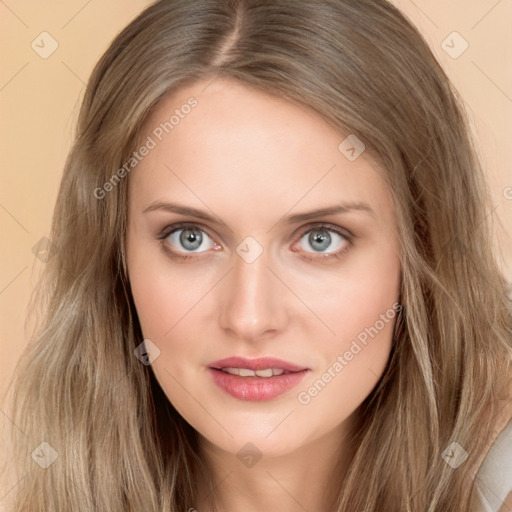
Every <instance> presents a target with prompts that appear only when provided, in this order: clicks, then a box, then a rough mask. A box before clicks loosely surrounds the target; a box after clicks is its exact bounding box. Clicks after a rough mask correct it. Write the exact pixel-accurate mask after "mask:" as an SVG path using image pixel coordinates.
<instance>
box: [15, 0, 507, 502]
mask: <svg viewBox="0 0 512 512" xmlns="http://www.w3.org/2000/svg"><path fill="white" fill-rule="evenodd" d="M490 211H491V208H490V201H489V196H488V193H487V189H486V186H485V182H484V180H483V176H482V170H481V168H480V164H479V163H478V160H477V158H476V156H475V152H474V149H473V147H472V144H471V140H470V137H469V135H468V129H467V124H466V120H465V118H464V114H463V108H462V106H461V103H460V101H459V99H458V97H457V94H456V92H455V91H454V90H453V88H452V86H451V85H450V83H449V81H448V79H447V77H446V75H445V74H444V72H443V71H442V69H441V67H440V66H439V64H438V63H437V62H436V60H435V58H434V56H433V55H432V53H431V52H430V50H429V49H428V46H427V45H426V43H425V42H424V41H423V39H422V38H421V36H420V35H419V34H418V32H417V31H416V29H415V28H414V27H413V26H412V25H411V23H410V22H408V21H407V20H406V19H405V18H404V17H403V15H401V14H400V12H399V11H398V10H397V9H395V8H394V7H393V6H392V5H390V4H389V3H387V2H386V1H384V0H378V1H375V0H357V1H355V0H328V1H316V0H315V1H313V0H307V1H306V0H300V1H299V0H297V1H293V0H292V1H286V2H269V1H264V0H253V1H249V0H233V1H227V0H224V1H222V0H214V1H212V0H197V1H196V0H194V1H190V0H173V1H159V2H156V3H155V4H153V5H151V6H150V7H149V8H148V9H146V10H145V11H144V12H143V13H142V14H141V15H140V16H139V17H138V18H137V19H135V20H134V21H133V22H132V23H130V25H129V26H128V27H127V28H126V29H125V30H124V31H123V32H122V33H121V34H120V35H119V36H118V37H117V38H116V39H115V40H114V42H113V43H112V45H111V46H110V48H109V49H108V50H107V52H106V53H105V55H104V56H103V57H102V58H101V60H100V62H99V63H98V65H97V66H96V68H95V70H94V72H93V74H92V77H91V79H90V81H89V84H88V88H87V92H86V96H85V98H84V102H83V105H82V109H81V112H80V117H79V120H78V133H77V138H76V142H75V144H74V147H73V149H72V151H71V154H70V155H69V158H68V161H67V164H66V168H65V172H64V176H63V179H62V184H61V189H60V193H59V197H58V201H57V206H56V210H55V214H54V222H53V226H52V242H53V244H54V245H55V247H56V248H57V249H56V252H55V256H54V257H53V258H52V259H51V260H50V261H49V262H48V266H47V269H46V276H45V281H44V282H43V283H42V284H41V287H40V289H39V293H38V294H37V295H35V297H34V300H35V301H37V303H39V304H44V306H45V310H44V313H45V315H44V321H43V322H42V324H41V326H40V328H39V329H38V331H37V332H36V335H35V336H34V339H33V342H32V343H31V344H30V347H29V348H28V349H27V353H26V354H25V355H24V357H23V358H22V361H21V364H20V367H19V368H18V371H17V381H16V387H15V391H16V394H15V403H14V410H13V419H14V422H15V423H16V425H18V426H19V428H20V429H21V430H20V431H19V432H18V431H15V432H14V446H15V449H16V453H17V454H20V453H31V455H32V457H31V458H28V457H26V458H22V457H18V459H17V461H16V462H17V463H18V464H19V467H18V469H17V471H18V474H19V476H20V482H19V484H18V485H17V488H16V492H17V496H16V503H15V508H14V509H13V510H20V511H21V510H30V511H37V510H45V511H49V510H126V511H131V510H133V511H140V510H144V511H153V510H154V511H155V512H156V511H164V510H165V511H182V510H189V511H192V510H197V511H199V512H203V511H213V510H219V511H223V510H242V509H244V510H262V509H268V510H273V509H276V510H277V509H279V510H289V511H296V510H310V511H326V510H333V511H334V510H336V511H351V512H352V511H363V510H364V511H410V512H418V511H428V512H434V511H469V510H472V511H473V510H485V508H483V507H485V506H487V505H486V502H489V497H488V495H487V494H486V489H484V488H483V484H482V482H483V481H484V477H483V476H482V477H481V476H479V475H480V474H478V475H477V471H478V470H479V468H480V467H481V466H482V462H483V460H484V458H485V457H486V454H487V453H488V451H489V447H490V446H491V445H492V443H493V442H494V441H495V439H496V438H497V436H498V434H499V433H500V432H505V430H504V429H505V426H506V425H507V423H508V421H509V420H510V410H509V408H507V407H505V405H506V404H509V403H510V399H511V398H512V397H511V389H510V378H511V374H510V362H511V355H512V343H511V336H512V329H511V328H512V320H511V303H510V299H509V298H508V297H507V295H506V283H505V280H504V278H503V276H502V275H501V274H500V272H499V270H498V267H497V264H496V262H495V259H494V256H493V254H492V251H491V238H490V231H489V228H488V224H487V223H488V219H489V212H490ZM28 411H29V414H28V413H27V412H28ZM21 431H22V432H23V433H21ZM507 432H508V431H507ZM500 439H503V438H502V437H500ZM40 443H42V444H40ZM36 447H37V449H36V450H34V448H36ZM32 450H33V451H32ZM36 459H39V463H38V466H37V467H35V466H34V461H36V462H37V460H36ZM24 475H25V477H24V478H21V477H23V476H24ZM503 506H505V505H503Z"/></svg>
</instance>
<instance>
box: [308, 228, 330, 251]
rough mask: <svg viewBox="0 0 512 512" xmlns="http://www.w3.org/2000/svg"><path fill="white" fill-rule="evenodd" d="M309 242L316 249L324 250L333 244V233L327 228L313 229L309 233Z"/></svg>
mask: <svg viewBox="0 0 512 512" xmlns="http://www.w3.org/2000/svg"><path fill="white" fill-rule="evenodd" d="M309 243H310V244H311V246H312V247H313V249H315V250H316V251H322V250H324V249H327V248H328V247H329V245H330V244H331V235H329V233H328V232H327V231H325V230H321V231H312V232H311V233H310V235H309Z"/></svg>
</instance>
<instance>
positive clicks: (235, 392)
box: [208, 368, 309, 402]
mask: <svg viewBox="0 0 512 512" xmlns="http://www.w3.org/2000/svg"><path fill="white" fill-rule="evenodd" d="M208 371H209V372H210V375H211V376H212V378H213V381H214V382H215V384H217V386H219V388H221V389H222V390H224V391H225V392H226V393H228V394H229V395H231V396H233V397H235V398H238V399H240V400H247V401H251V402H262V401H264V400H271V399H272V398H275V397H276V396H279V395H282V394H283V393H285V392H286V391H288V390H289V389H291V388H293V387H294V386H296V385H297V384H298V383H299V382H300V381H301V380H302V379H303V378H304V377H305V375H306V373H308V371H309V370H302V371H300V372H290V373H283V374H282V375H274V376H273V377H240V376H238V375H232V374H230V373H227V372H223V371H222V370H216V369H214V368H208Z"/></svg>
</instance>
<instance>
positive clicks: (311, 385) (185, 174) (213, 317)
mask: <svg viewBox="0 0 512 512" xmlns="http://www.w3.org/2000/svg"><path fill="white" fill-rule="evenodd" d="M166 123H167V124H166ZM148 127H149V129H148V139H146V143H145V147H146V150H142V149H141V150H140V151H138V153H139V155H138V157H140V159H141V161H140V163H139V164H138V165H137V166H136V167H135V169H134V170H133V171H132V172H131V175H130V176H129V178H127V179H129V180H130V184H129V222H128V232H127V247H126V249H127V265H128V272H129V278H130V283H131V288H132V292H133V296H134V300H135V305H136V309H137V313H138V316H139V320H140V324H141V327H142V331H143V334H144V337H145V338H146V339H149V340H151V343H150V342H147V346H146V348H147V349H148V350H149V353H150V356H149V357H150V359H149V360H150V361H152V362H151V368H152V370H153V372H154V374H155V376H156V378H157V380H158V382H159V384H160V386H161V387H162V389H163V391H164V392H165V394H166V396H167V397H168V399H169V400H170V402H171V403H172V404H173V405H174V407H175V408H176V409H177V410H178V411H179V412H180V414H181V415H182V416H183V417H184V418H185V420H186V421H187V422H188V423H190V424H191V425H192V426H193V427H194V428H195V429H196V430H197V431H198V432H199V433H200V434H201V435H202V436H203V437H204V440H205V441H206V442H209V443H211V445H210V446H214V447H215V448H216V449H221V450H224V451H227V452H229V453H232V454H237V453H239V451H240V450H242V452H241V453H243V450H244V449H245V450H254V451H255V452H257V453H260V452H261V453H262V454H263V455H268V456H273V455H280V454H286V453H291V452H293V451H294V450H297V449H299V448H300V447H303V446H306V445H308V444H309V443H312V442H314V441H318V440H320V439H321V438H324V437H325V436H329V435H331V436H332V435H335V436H338V434H340V433H342V432H343V431H344V430H346V428H347V425H348V424H349V421H348V420H349V419H350V418H354V417H355V416H354V412H355V411H356V410H357V408H358V406H359V405H360V404H361V403H362V401H363V400H364V399H365V398H366V397H367V396H368V394H369V393H370V392H371V391H372V389H373V388H374V386H375V385H376V383H377V381H378V379H379V377H380V376H381V375H382V372H383V370H384V368H385V365H386V363H387V360H388V356H389V353H390V349H391V344H392V331H393V324H394V321H395V317H396V313H397V310H396V302H397V301H398V299H399V284H400V260H399V254H398V240H397V235H396V232H397V224H396V218H395V212H394V208H393V204H392V199H391V195H390V193H389V190H388V187H387V185H386V183H385V181H384V179H383V178H382V175H381V173H380V171H379V170H378V168H377V166H376V165H375V164H374V163H372V161H370V160H369V159H367V157H366V156H367V155H366V154H365V153H364V151H363V153H362V154H360V155H359V156H358V153H360V151H361V149H362V148H361V147H360V146H359V145H358V144H356V145H355V146H354V139H353V138H349V139H348V140H345V139H346V135H343V134H341V133H338V132H337V131H336V130H334V129H333V128H332V127H330V126H329V125H328V124H327V123H326V122H325V121H323V120H322V119H321V118H320V117H319V116H318V115H317V114H315V113H314V112H312V111H310V110H309V109H306V108H299V107H297V106H293V105H291V104H290V103H287V102H285V101H282V100H279V99H277V98H275V97H271V96H268V95H266V94H264V93H261V92H257V91H255V90H253V89H249V88H246V87H244V86H242V85H239V84H237V83H235V82H233V81H228V80H225V79H222V80H220V79H219V80H216V81H214V82H213V83H211V84H210V85H208V86H207V84H206V82H201V83H195V84H194V85H192V86H188V87H186V88H184V89H181V90H179V91H178V92H175V93H173V95H171V96H167V97H166V99H165V100H164V101H163V102H161V103H160V105H159V107H158V108H157V109H156V110H155V111H154V112H153V114H152V116H151V119H150V121H149V123H148ZM356 142H357V141H356ZM340 144H341V145H340ZM351 148H353V149H351ZM144 155H145V156H144ZM356 157H357V158H356ZM315 212H316V213H315ZM394 306H395V307H394ZM155 347H157V349H158V350H159V353H158V350H156V351H155ZM155 356H157V357H156V358H155V359H154V360H153V358H154V357H155ZM227 358H237V359H233V360H231V361H222V360H224V359H227ZM263 358H268V359H267V360H264V359H263ZM270 358H271V359H274V360H273V361H272V360H270ZM221 368H224V369H221ZM229 368H230V369H229ZM226 369H229V370H227V371H226ZM256 371H257V372H258V374H256ZM237 373H238V375H237ZM270 375H272V376H270ZM337 438H338V439H340V437H337ZM247 443H251V445H248V444H247Z"/></svg>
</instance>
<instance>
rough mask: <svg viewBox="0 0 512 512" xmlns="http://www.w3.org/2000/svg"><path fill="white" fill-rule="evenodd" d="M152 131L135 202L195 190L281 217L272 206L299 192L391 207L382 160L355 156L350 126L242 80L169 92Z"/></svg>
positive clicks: (134, 188)
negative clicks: (342, 128)
mask: <svg viewBox="0 0 512 512" xmlns="http://www.w3.org/2000/svg"><path fill="white" fill-rule="evenodd" d="M190 105H194V106H193V107H190ZM146 131H147V135H148V136H149V137H151V139H152V140H153V142H154V144H152V145H154V147H153V148H152V149H151V150H150V151H149V153H148V154H147V156H145V157H144V158H143V159H142V161H141V162H140V163H139V164H138V165H137V166H136V168H135V169H134V170H133V171H132V173H131V177H130V181H131V183H130V202H131V203H132V204H134V205H138V206H140V207H143V206H147V204H148V203H150V202H151V201H154V200H165V199H169V196H171V197H170V198H171V199H177V198H184V197H185V196H186V198H187V199H189V200H190V201H192V202H194V203H195V204H196V205H200V202H199V201H198V200H199V199H204V200H206V199H208V200H209V201H211V202H212V203H213V204H215V205H217V207H219V208H221V209H222V210H224V211H226V212H227V213H228V214H230V213H233V214H235V215H241V214H242V212H243V211H245V210H251V211H252V212H251V213H252V214H254V209H259V213H260V214H261V215H264V213H265V212H266V211H268V214H269V215H271V216H272V219H274V217H275V214H276V212H274V211H271V210H273V209H274V208H276V207H278V208H280V209H284V210H287V209H289V208H290V207H292V205H293V204H295V203H297V202H298V201H300V203H301V206H303V207H304V208H306V207H307V206H313V207H317V206H318V205H319V204H320V205H322V204H325V203H330V204H335V203H336V202H339V201H340V200H343V201H367V202H370V203H372V207H373V208H374V209H375V210H379V209H386V208H387V209H389V206H390V200H391V198H390V194H389V191H388V187H387V185H386V183H385V181H384V179H383V177H382V171H381V170H380V169H379V167H378V166H377V165H376V164H375V163H374V162H373V161H372V160H370V159H369V158H366V156H365V154H364V152H363V154H361V156H359V157H358V158H357V159H356V160H354V161H350V160H349V159H347V158H346V156H345V155H344V154H343V152H341V151H340V149H339V146H340V143H342V141H343V140H344V139H345V138H346V134H342V133H340V132H339V131H337V130H335V129H334V128H333V127H332V126H331V125H329V124H328V123H327V122H326V121H325V120H324V119H322V118H321V117H320V116H319V115H318V114H317V113H316V112H314V111H313V110H311V109H309V108H307V107H301V106H297V105H293V104H291V103H289V102H287V101H285V100H283V99H280V98H278V97H276V96H271V95H268V94H265V93H263V92H260V91H257V90H255V89H253V88H248V87H246V86H244V85H241V84H239V83H237V82H235V81H231V80H227V79H218V80H215V81H214V82H213V83H210V84H208V82H196V83H194V84H192V85H189V86H187V87H184V88H182V89H179V90H177V91H174V92H173V93H172V94H168V95H167V96H166V97H165V98H164V99H163V100H162V101H161V102H160V104H159V105H158V106H157V108H156V109H155V110H154V111H153V113H152V115H151V116H150V118H149V119H148V121H147V123H146ZM230 207H232V210H233V211H232V212H228V210H229V208H230ZM137 209H139V208H138V207H137ZM274 220H275V219H274Z"/></svg>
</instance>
